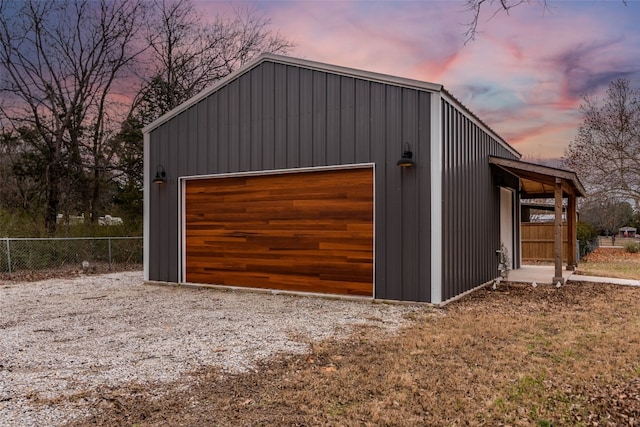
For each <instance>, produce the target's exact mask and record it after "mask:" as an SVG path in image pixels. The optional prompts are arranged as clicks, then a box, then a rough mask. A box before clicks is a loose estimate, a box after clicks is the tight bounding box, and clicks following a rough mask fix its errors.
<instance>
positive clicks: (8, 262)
mask: <svg viewBox="0 0 640 427" xmlns="http://www.w3.org/2000/svg"><path fill="white" fill-rule="evenodd" d="M5 242H6V243H7V268H8V271H9V279H11V248H10V247H9V238H8V237H5Z"/></svg>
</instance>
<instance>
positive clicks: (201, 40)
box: [135, 0, 293, 123]
mask: <svg viewBox="0 0 640 427" xmlns="http://www.w3.org/2000/svg"><path fill="white" fill-rule="evenodd" d="M154 5H155V14H154V15H155V17H154V19H151V20H150V25H149V32H148V40H147V41H148V43H149V45H150V46H151V50H150V54H151V55H150V58H149V60H150V64H151V66H150V69H151V70H152V72H151V73H149V74H148V75H147V77H146V81H147V84H146V87H145V88H144V89H143V90H142V91H141V92H140V94H139V96H138V97H137V100H136V105H135V107H136V108H137V109H138V110H139V112H140V115H141V116H142V118H143V120H142V121H143V122H145V123H148V121H149V120H153V119H155V118H157V117H159V116H160V115H162V114H164V113H166V112H167V111H169V110H171V109H172V108H174V107H176V106H178V105H179V104H181V103H182V102H184V101H186V100H187V99H189V98H191V97H192V96H194V95H195V94H197V93H198V92H200V91H201V90H203V89H204V88H206V87H207V86H210V85H211V84H213V83H214V82H216V81H217V80H220V79H221V78H223V77H225V76H227V75H229V74H230V73H232V72H233V71H235V70H236V69H238V68H239V67H240V66H242V65H243V64H244V63H246V62H247V61H249V60H251V59H253V58H254V57H255V56H257V55H259V54H260V53H262V52H272V53H286V52H288V51H289V50H290V49H291V48H292V46H293V45H292V44H291V42H289V41H288V40H287V39H285V38H284V37H282V36H281V35H280V34H279V33H278V32H273V31H272V30H270V28H269V26H270V23H271V21H270V20H269V18H267V17H266V16H264V15H262V14H260V13H258V12H256V10H255V9H251V8H242V9H235V14H234V16H232V17H231V18H228V17H224V16H217V17H216V18H215V19H214V20H213V21H212V22H203V20H202V19H201V18H200V15H199V14H198V12H197V11H196V10H195V9H194V7H193V4H192V3H191V1H190V0H175V1H173V0H158V1H156V3H155V4H154Z"/></svg>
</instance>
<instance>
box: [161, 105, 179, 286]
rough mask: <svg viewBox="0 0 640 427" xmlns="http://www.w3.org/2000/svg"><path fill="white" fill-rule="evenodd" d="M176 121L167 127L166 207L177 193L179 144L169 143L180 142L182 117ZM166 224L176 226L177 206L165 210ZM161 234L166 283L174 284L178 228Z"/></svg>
mask: <svg viewBox="0 0 640 427" xmlns="http://www.w3.org/2000/svg"><path fill="white" fill-rule="evenodd" d="M176 119H178V120H173V121H171V122H170V123H168V126H169V140H168V141H167V145H168V148H169V150H168V151H169V158H168V160H169V161H168V162H165V169H166V170H167V171H168V175H167V183H166V184H163V187H164V186H166V191H165V192H164V197H165V198H166V204H165V206H167V205H175V201H176V195H177V193H178V174H179V169H178V168H179V163H178V160H179V157H178V156H179V153H180V151H181V150H180V144H175V143H171V142H174V141H180V139H179V138H180V133H179V129H178V124H179V120H180V119H182V117H180V116H178V117H177V118H176ZM163 190H165V189H164V188H163ZM166 224H176V225H177V224H178V209H177V206H176V207H175V208H174V209H167V212H166ZM161 233H162V234H163V235H164V236H163V237H164V238H163V240H164V242H163V243H164V244H165V245H166V246H165V245H163V246H162V248H163V251H164V255H163V258H164V260H165V263H166V264H164V271H165V277H166V278H167V280H168V281H171V282H175V281H177V280H178V270H177V268H172V267H173V266H175V267H177V265H176V264H177V258H178V227H168V228H167V229H166V230H162V231H161Z"/></svg>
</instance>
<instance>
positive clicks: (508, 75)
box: [209, 1, 640, 157]
mask: <svg viewBox="0 0 640 427" xmlns="http://www.w3.org/2000/svg"><path fill="white" fill-rule="evenodd" d="M234 4H235V5H246V4H252V5H254V6H255V7H257V8H258V9H259V10H261V11H264V12H265V13H266V14H268V16H269V17H270V18H271V20H272V24H273V28H274V29H278V30H279V31H280V33H281V34H282V35H284V36H285V37H288V38H289V39H291V40H292V41H294V42H295V43H297V47H296V50H295V52H293V55H294V56H298V57H303V58H307V59H311V60H316V61H321V62H327V63H331V64H338V65H343V66H348V67H354V68H360V69H364V70H369V71H374V72H381V73H387V74H392V75H398V76H403V77H409V78H415V79H419V80H425V81H430V82H434V83H442V84H444V85H445V87H446V88H447V89H448V90H450V91H451V92H452V93H453V94H454V95H455V96H456V97H457V98H459V99H460V100H461V101H462V102H464V103H465V104H466V105H467V106H468V107H469V108H471V109H472V110H473V111H474V112H475V113H476V114H478V116H479V117H481V118H482V119H483V120H484V121H485V122H487V123H488V124H489V125H490V126H491V127H492V128H494V129H495V130H496V131H498V132H499V133H500V134H502V135H503V136H504V137H505V139H507V140H509V141H510V142H512V143H513V144H514V145H515V146H516V147H517V148H518V149H519V150H520V151H521V152H523V153H525V154H527V153H528V150H532V151H533V152H532V153H530V154H536V155H539V154H541V153H543V154H546V153H548V155H549V156H550V157H559V156H561V155H562V152H563V150H564V147H566V145H567V144H568V143H569V142H570V140H571V139H572V138H573V134H574V133H575V129H576V128H577V125H578V123H579V120H580V116H579V113H578V111H577V109H578V106H579V104H580V94H581V93H582V92H584V91H586V90H591V91H594V92H595V93H602V90H603V89H604V87H605V86H606V84H607V83H608V81H610V80H611V79H613V78H615V77H616V76H619V75H625V76H630V78H633V79H635V82H636V83H635V87H640V28H638V27H637V23H636V22H635V19H634V18H633V16H638V15H640V3H635V2H629V4H628V6H626V7H625V6H623V5H622V4H617V3H616V4H613V3H610V2H609V3H607V2H604V3H590V2H571V3H569V2H558V3H557V4H553V6H555V7H554V8H553V9H552V10H551V11H545V10H544V9H543V8H542V7H540V6H539V4H537V3H536V2H532V4H531V5H522V6H519V7H518V8H516V9H514V10H513V11H512V13H511V14H510V15H509V16H506V15H503V14H499V15H497V16H495V17H494V18H492V19H491V20H490V21H487V20H486V17H488V15H485V16H484V17H483V18H482V20H481V22H480V30H481V31H482V33H481V34H480V35H479V37H478V39H477V40H476V41H475V42H472V43H469V44H467V45H464V44H463V39H462V34H463V32H464V30H465V27H464V26H463V25H462V24H463V23H465V22H468V20H469V15H466V14H464V13H462V12H461V11H462V7H461V4H460V3H458V2H423V1H415V2H413V1H406V2H398V1H386V2H383V1H367V2H361V1H322V2H320V1H304V2H294V1H291V2H277V1H276V2H253V3H234ZM211 5H215V8H216V9H218V10H221V8H219V7H218V5H220V3H211V4H209V9H210V10H213V7H211ZM225 7H227V8H228V5H227V6H225Z"/></svg>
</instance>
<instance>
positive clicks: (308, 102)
mask: <svg viewBox="0 0 640 427" xmlns="http://www.w3.org/2000/svg"><path fill="white" fill-rule="evenodd" d="M298 149H299V150H300V166H301V167H308V166H313V71H311V70H307V69H301V70H300V145H299V148H298Z"/></svg>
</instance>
